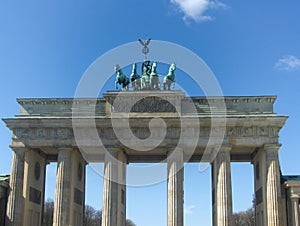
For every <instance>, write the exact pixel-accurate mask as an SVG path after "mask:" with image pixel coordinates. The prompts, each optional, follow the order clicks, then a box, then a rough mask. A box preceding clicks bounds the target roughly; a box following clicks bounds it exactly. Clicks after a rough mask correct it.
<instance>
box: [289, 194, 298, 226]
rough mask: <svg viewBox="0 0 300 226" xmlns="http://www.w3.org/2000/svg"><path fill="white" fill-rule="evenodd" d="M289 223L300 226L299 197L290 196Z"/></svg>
mask: <svg viewBox="0 0 300 226" xmlns="http://www.w3.org/2000/svg"><path fill="white" fill-rule="evenodd" d="M289 204H290V208H288V209H289V224H290V225H293V226H300V222H299V220H300V219H299V197H298V196H292V197H290V198H289Z"/></svg>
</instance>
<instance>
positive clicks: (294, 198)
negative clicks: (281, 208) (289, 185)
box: [289, 194, 300, 201]
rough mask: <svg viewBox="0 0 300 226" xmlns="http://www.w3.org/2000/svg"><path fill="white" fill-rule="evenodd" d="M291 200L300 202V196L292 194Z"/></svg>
mask: <svg viewBox="0 0 300 226" xmlns="http://www.w3.org/2000/svg"><path fill="white" fill-rule="evenodd" d="M289 198H290V199H291V200H295V201H297V200H298V201H299V199H300V196H299V195H297V194H291V196H290V197H289Z"/></svg>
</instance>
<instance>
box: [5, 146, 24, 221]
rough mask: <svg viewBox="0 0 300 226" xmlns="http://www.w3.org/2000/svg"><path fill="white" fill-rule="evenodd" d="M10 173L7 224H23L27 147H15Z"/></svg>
mask: <svg viewBox="0 0 300 226" xmlns="http://www.w3.org/2000/svg"><path fill="white" fill-rule="evenodd" d="M12 150H13V158H12V165H11V173H10V182H9V185H10V191H9V197H8V203H7V219H6V225H7V226H21V225H23V216H24V197H23V181H24V160H25V148H14V147H12Z"/></svg>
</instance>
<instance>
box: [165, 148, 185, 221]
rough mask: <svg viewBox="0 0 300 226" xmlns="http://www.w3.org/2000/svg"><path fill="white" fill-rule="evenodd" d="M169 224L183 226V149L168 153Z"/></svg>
mask: <svg viewBox="0 0 300 226" xmlns="http://www.w3.org/2000/svg"><path fill="white" fill-rule="evenodd" d="M167 162H168V226H183V214H184V213H183V195H184V194H183V178H184V166H183V151H182V150H180V149H176V150H175V151H172V152H169V153H168V159H167Z"/></svg>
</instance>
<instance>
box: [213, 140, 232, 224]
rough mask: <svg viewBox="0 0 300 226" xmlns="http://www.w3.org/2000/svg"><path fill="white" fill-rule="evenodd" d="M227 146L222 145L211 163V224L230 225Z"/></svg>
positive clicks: (228, 157) (229, 182)
mask: <svg viewBox="0 0 300 226" xmlns="http://www.w3.org/2000/svg"><path fill="white" fill-rule="evenodd" d="M230 150H231V147H229V146H222V147H221V148H220V151H219V152H218V154H217V156H216V158H215V160H214V161H213V163H212V183H213V225H214V226H231V225H232V223H231V221H232V190H231V170H230Z"/></svg>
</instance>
